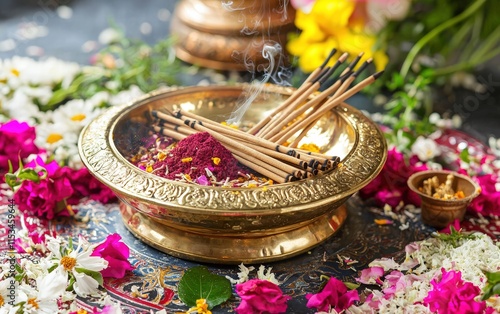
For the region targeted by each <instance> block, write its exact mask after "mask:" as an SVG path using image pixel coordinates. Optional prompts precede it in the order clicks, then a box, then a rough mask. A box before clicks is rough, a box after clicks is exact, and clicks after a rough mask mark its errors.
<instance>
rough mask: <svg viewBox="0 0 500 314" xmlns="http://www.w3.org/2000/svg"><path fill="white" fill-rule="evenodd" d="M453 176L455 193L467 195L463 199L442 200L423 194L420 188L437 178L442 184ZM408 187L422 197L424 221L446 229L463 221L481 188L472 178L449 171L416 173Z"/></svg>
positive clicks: (409, 181)
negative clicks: (455, 222)
mask: <svg viewBox="0 0 500 314" xmlns="http://www.w3.org/2000/svg"><path fill="white" fill-rule="evenodd" d="M450 173H451V174H453V176H454V180H453V185H452V188H453V190H454V191H462V192H463V193H464V195H465V197H464V198H461V199H450V200H442V199H438V198H435V197H432V196H430V195H427V194H425V193H423V192H422V191H421V190H420V188H421V187H422V186H423V184H424V181H425V180H427V179H430V178H432V177H437V179H438V181H439V182H441V183H444V182H446V177H447V176H448V174H450ZM408 187H409V188H410V189H411V190H412V191H413V192H415V193H417V194H418V195H419V196H420V199H421V200H422V205H421V208H422V221H423V222H424V223H425V224H427V225H429V226H432V227H435V228H445V227H446V226H447V225H449V224H450V223H453V221H454V220H455V219H458V220H459V221H462V220H463V218H464V216H465V212H466V210H467V206H468V205H469V203H470V202H471V201H472V200H473V199H474V198H475V197H477V196H478V195H479V194H480V192H481V188H480V187H479V185H478V184H477V183H476V182H474V181H473V180H472V179H471V178H469V177H467V176H465V175H462V174H459V173H456V172H451V171H447V170H426V171H420V172H417V173H414V174H413V175H411V176H410V177H409V178H408Z"/></svg>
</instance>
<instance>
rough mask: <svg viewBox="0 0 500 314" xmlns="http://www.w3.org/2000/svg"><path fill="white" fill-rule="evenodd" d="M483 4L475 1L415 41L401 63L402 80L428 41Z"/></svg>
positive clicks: (484, 0)
mask: <svg viewBox="0 0 500 314" xmlns="http://www.w3.org/2000/svg"><path fill="white" fill-rule="evenodd" d="M485 2H486V0H476V1H475V2H474V3H473V4H472V5H471V6H470V7H468V8H467V9H466V10H465V11H463V12H462V13H461V14H459V15H457V16H455V17H454V18H452V19H449V20H448V21H446V22H444V23H442V24H440V25H439V26H437V27H436V28H434V29H432V30H431V31H430V32H429V33H427V34H426V35H425V36H424V37H422V38H420V40H419V41H417V43H416V44H415V45H414V46H413V47H412V48H411V50H410V52H408V55H407V56H406V59H405V61H404V62H403V65H402V66H401V71H400V72H399V73H400V74H401V76H402V77H403V79H404V78H406V75H407V74H408V72H409V70H410V67H411V65H412V63H413V61H414V60H415V57H416V56H417V54H418V53H419V52H420V50H421V49H422V48H423V47H424V46H425V45H426V44H427V43H428V42H429V41H431V40H432V39H433V38H434V37H436V36H437V35H439V34H440V33H441V32H442V31H444V30H445V29H447V28H449V27H452V26H453V25H455V24H457V23H459V22H461V21H462V20H464V19H466V18H467V17H469V16H470V15H472V14H473V13H474V12H476V11H477V10H478V9H479V8H480V7H481V6H482V5H483V4H484V3H485Z"/></svg>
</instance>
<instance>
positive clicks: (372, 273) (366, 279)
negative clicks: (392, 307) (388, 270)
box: [356, 266, 384, 285]
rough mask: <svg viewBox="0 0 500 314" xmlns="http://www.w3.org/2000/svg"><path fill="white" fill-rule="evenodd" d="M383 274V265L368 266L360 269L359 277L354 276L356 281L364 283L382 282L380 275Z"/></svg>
mask: <svg viewBox="0 0 500 314" xmlns="http://www.w3.org/2000/svg"><path fill="white" fill-rule="evenodd" d="M383 275H384V268H383V267H378V266H375V267H369V268H365V269H363V270H362V271H361V275H360V276H359V278H356V281H357V282H360V283H364V284H366V285H373V284H379V285H381V284H382V280H381V279H380V277H382V276H383Z"/></svg>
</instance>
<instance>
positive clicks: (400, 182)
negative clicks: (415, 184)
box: [359, 148, 427, 207]
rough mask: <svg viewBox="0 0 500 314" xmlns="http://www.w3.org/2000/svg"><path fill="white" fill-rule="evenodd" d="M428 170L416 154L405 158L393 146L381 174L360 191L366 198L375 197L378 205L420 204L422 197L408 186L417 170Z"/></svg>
mask: <svg viewBox="0 0 500 314" xmlns="http://www.w3.org/2000/svg"><path fill="white" fill-rule="evenodd" d="M422 170H427V166H426V165H425V164H420V163H419V160H418V158H417V157H416V156H412V157H411V158H409V160H405V156H404V154H403V153H401V152H399V151H398V150H397V149H396V148H393V149H391V150H389V151H388V152H387V161H386V163H385V165H384V168H383V169H382V171H381V172H380V174H379V175H378V176H377V177H376V178H375V179H374V180H373V181H371V182H370V183H369V184H368V185H366V186H365V187H364V188H362V189H361V190H360V191H359V193H360V196H361V197H362V198H364V199H367V198H372V197H373V198H374V200H375V202H376V203H377V205H378V206H384V205H385V204H388V205H390V206H392V207H396V206H397V205H398V204H399V203H400V202H404V203H405V204H414V205H416V206H419V205H420V198H419V197H418V195H416V193H415V192H413V191H411V190H410V189H409V188H408V186H407V181H408V178H409V177H410V176H411V175H412V174H413V173H415V172H419V171H422Z"/></svg>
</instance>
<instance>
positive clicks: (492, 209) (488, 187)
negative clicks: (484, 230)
mask: <svg viewBox="0 0 500 314" xmlns="http://www.w3.org/2000/svg"><path fill="white" fill-rule="evenodd" d="M474 179H475V180H476V182H477V183H478V184H479V186H480V187H481V194H479V195H478V196H477V197H476V198H475V199H473V200H472V202H471V203H470V205H469V210H471V211H472V212H475V213H479V214H481V215H483V216H493V215H496V216H498V215H500V191H497V189H496V185H497V184H498V182H499V181H498V177H497V176H495V175H494V174H485V175H481V176H477V177H475V178H474Z"/></svg>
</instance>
